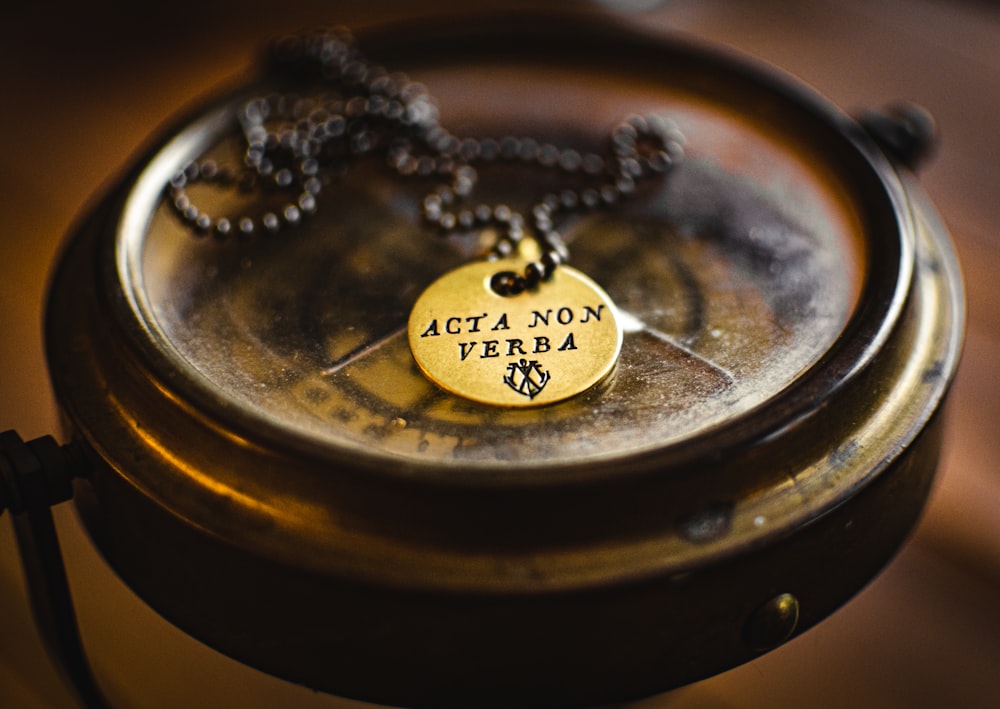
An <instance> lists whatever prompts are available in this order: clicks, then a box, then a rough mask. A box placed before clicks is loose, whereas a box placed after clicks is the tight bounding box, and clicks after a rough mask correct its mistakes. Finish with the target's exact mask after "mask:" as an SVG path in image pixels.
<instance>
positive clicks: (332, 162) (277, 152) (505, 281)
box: [168, 28, 684, 295]
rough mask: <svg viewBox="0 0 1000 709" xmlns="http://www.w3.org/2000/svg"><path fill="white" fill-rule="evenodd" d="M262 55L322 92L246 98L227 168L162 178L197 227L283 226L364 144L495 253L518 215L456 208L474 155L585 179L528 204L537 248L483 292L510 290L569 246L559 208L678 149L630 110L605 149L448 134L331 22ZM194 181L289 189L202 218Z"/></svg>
mask: <svg viewBox="0 0 1000 709" xmlns="http://www.w3.org/2000/svg"><path fill="white" fill-rule="evenodd" d="M269 59H270V63H271V65H272V66H273V67H274V68H276V69H277V70H278V71H280V72H283V73H286V74H287V73H292V74H293V75H295V76H296V77H300V78H309V77H317V78H320V79H322V82H323V83H324V85H325V87H326V88H327V90H328V92H327V93H325V94H323V95H320V96H315V97H302V96H298V95H295V94H275V95H270V96H265V97H259V98H255V99H252V100H250V101H248V102H247V103H246V104H245V105H244V106H243V107H242V109H241V111H240V113H239V116H238V118H239V123H240V127H241V129H242V132H243V136H244V140H245V149H244V155H243V166H242V168H241V169H239V170H236V169H234V168H231V167H228V166H219V165H217V164H216V163H215V162H214V161H211V160H204V161H200V162H194V163H191V164H190V165H188V166H187V167H186V168H185V169H184V170H182V171H181V172H178V173H177V174H176V175H175V176H174V177H173V179H171V181H170V184H169V186H168V193H169V196H170V202H171V204H172V205H173V208H174V211H175V212H176V213H177V214H178V215H179V216H180V217H181V219H183V220H184V221H185V222H186V223H187V224H188V225H190V227H191V228H192V229H193V231H194V233H196V234H199V235H204V234H213V235H214V236H215V237H216V238H220V239H226V238H228V237H230V236H231V235H234V234H235V235H236V236H238V237H242V238H247V237H250V236H252V235H253V234H255V233H257V232H260V231H264V232H270V233H276V232H278V231H280V230H281V229H282V228H283V227H286V226H295V225H297V224H299V223H300V222H301V221H302V220H303V219H304V218H306V217H308V216H309V215H312V214H314V213H315V212H316V210H317V207H318V197H319V195H320V193H321V192H322V189H323V185H324V179H328V178H329V177H330V176H336V175H341V174H343V173H345V172H346V171H347V169H348V167H349V165H350V163H351V161H353V160H355V159H357V158H359V157H361V156H364V155H366V154H368V153H370V152H373V151H375V150H376V149H381V150H383V151H384V153H385V158H386V162H387V164H388V165H389V167H390V168H392V169H393V170H395V171H396V173H397V174H399V175H400V176H403V177H409V176H415V177H425V178H430V177H440V178H444V180H445V182H444V184H441V185H440V186H438V187H437V188H436V189H435V190H434V191H432V192H431V193H430V194H428V195H427V196H426V197H425V198H424V200H423V207H422V208H423V219H424V220H425V221H426V222H427V223H429V224H432V225H434V226H436V227H437V228H438V229H439V230H440V231H441V232H442V233H444V234H449V233H452V232H456V231H470V230H472V229H477V228H478V229H482V228H486V227H494V228H496V229H497V231H498V232H499V234H500V236H499V237H498V239H497V242H496V243H495V245H494V247H493V250H494V253H495V254H496V255H497V256H500V257H502V256H505V255H508V254H510V253H512V252H513V251H514V249H515V248H516V245H517V243H518V241H520V240H521V238H522V237H523V234H524V229H525V219H524V217H523V216H522V215H521V214H520V213H519V212H516V211H514V210H513V209H511V208H510V207H509V206H508V205H505V204H496V205H489V204H478V205H476V206H471V207H470V206H467V204H468V202H469V201H470V198H471V196H472V194H473V193H474V191H475V188H476V185H477V183H478V181H479V173H478V171H477V169H476V167H475V165H477V164H485V163H493V162H516V163H520V164H527V165H534V166H536V167H538V168H541V169H546V170H552V171H556V172H561V173H564V174H567V175H580V176H582V178H583V181H584V182H585V183H589V185H588V186H586V187H584V188H582V189H574V188H569V187H567V188H565V189H563V190H561V191H560V192H559V193H551V194H547V195H545V196H544V197H542V199H541V200H539V201H538V202H537V203H536V204H534V205H533V206H532V207H531V209H530V211H529V214H530V215H531V229H532V236H533V238H534V239H535V240H536V241H537V242H538V245H539V250H540V252H541V253H540V256H539V258H538V260H537V261H532V262H531V263H529V264H528V265H527V266H526V268H525V270H524V272H523V273H522V274H516V273H513V272H504V273H498V274H497V276H496V277H495V278H494V279H493V288H494V290H495V291H496V292H497V293H499V294H501V295H515V294H517V293H520V292H523V291H524V290H525V289H529V288H534V287H535V286H537V285H538V283H539V282H541V281H544V280H546V279H548V278H549V277H550V276H551V275H552V273H553V272H554V271H555V269H556V267H557V266H559V265H560V264H563V263H566V261H567V260H568V258H569V251H568V249H567V248H566V245H565V243H564V242H563V240H562V237H561V236H560V234H559V231H558V229H557V222H558V221H559V218H560V217H565V216H566V215H568V214H570V213H576V212H584V211H588V210H593V209H597V208H599V207H606V206H612V205H615V204H617V203H618V202H620V201H621V200H622V199H624V198H626V197H628V196H629V195H631V194H632V193H633V192H634V191H635V189H636V181H637V180H639V179H642V178H645V177H649V176H651V175H656V174H661V175H662V174H664V173H666V172H668V171H669V170H670V169H671V168H672V167H673V166H674V165H676V164H677V163H678V162H679V161H680V160H681V159H682V158H683V155H684V149H683V143H684V137H683V135H682V134H681V133H680V131H679V130H678V129H677V127H676V126H675V125H674V123H673V122H672V121H670V120H669V119H666V118H663V117H662V116H657V115H652V116H630V117H628V118H626V119H625V120H623V121H622V122H621V123H620V124H618V125H617V126H616V127H615V128H614V130H613V131H612V132H611V136H610V142H611V149H612V155H611V156H610V157H609V158H605V157H603V156H601V155H598V154H596V153H582V154H581V153H580V152H578V151H577V150H574V149H572V148H561V147H558V146H556V145H553V144H550V143H541V144H540V143H539V142H538V141H537V140H535V139H533V138H528V137H520V138H519V137H515V136H505V137H502V138H499V139H495V138H483V139H478V138H470V137H459V136H456V135H454V134H452V133H451V132H449V131H448V130H447V129H446V128H445V127H444V126H442V125H441V124H440V123H439V122H438V110H437V106H436V105H435V103H434V100H433V98H432V97H431V95H430V93H429V92H428V90H427V88H426V87H425V86H424V85H423V84H420V83H417V82H414V81H411V80H410V78H409V77H407V76H406V75H405V74H401V73H390V72H388V71H387V70H385V69H384V68H383V67H381V66H378V65H376V64H372V63H371V62H369V61H368V60H367V59H366V58H365V57H364V55H362V53H361V52H360V50H359V49H358V48H357V46H356V45H355V43H354V40H353V38H352V36H351V34H350V32H349V31H347V30H345V29H343V28H333V29H329V30H321V31H317V32H313V33H309V34H304V35H299V36H294V37H289V38H286V39H283V40H280V41H278V42H276V43H275V44H274V45H272V47H271V51H270V56H269ZM196 182H203V183H209V184H214V185H218V186H220V187H235V188H238V189H240V190H242V191H254V190H260V191H267V192H284V193H290V194H291V195H292V197H291V198H290V199H289V200H288V201H287V202H286V203H285V204H284V205H283V206H282V207H281V208H280V209H276V210H273V211H266V212H264V213H263V214H260V215H256V216H252V215H244V216H240V217H231V216H230V217H214V216H211V215H209V214H207V213H205V212H204V211H202V210H201V209H200V208H199V207H198V206H197V205H196V204H195V203H194V202H193V201H192V200H191V198H190V196H189V195H188V192H187V188H188V186H190V185H191V184H194V183H196Z"/></svg>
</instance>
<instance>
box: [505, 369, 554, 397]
mask: <svg viewBox="0 0 1000 709" xmlns="http://www.w3.org/2000/svg"><path fill="white" fill-rule="evenodd" d="M503 383H504V384H506V385H507V386H509V387H510V388H511V389H513V390H514V391H516V392H517V393H518V394H523V395H524V396H526V397H528V398H529V399H534V398H535V397H536V396H538V395H539V394H540V393H541V391H542V389H544V388H545V385H546V384H548V383H549V373H548V372H546V371H544V370H543V369H542V366H541V365H540V364H538V361H537V360H531V361H530V362H529V361H528V360H526V359H522V360H520V361H519V362H511V363H510V364H509V365H507V374H506V375H504V378H503Z"/></svg>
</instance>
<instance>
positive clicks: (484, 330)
mask: <svg viewBox="0 0 1000 709" xmlns="http://www.w3.org/2000/svg"><path fill="white" fill-rule="evenodd" d="M526 263H527V261H526V260H524V259H523V258H510V259H503V260H498V261H480V262H475V263H470V264H467V265H465V266H461V267H459V268H457V269H455V270H453V271H450V272H449V273H446V274H445V275H444V276H442V277H441V278H439V279H438V280H437V281H435V282H434V283H432V284H431V285H430V286H429V287H428V288H427V290H425V291H424V292H423V293H422V294H421V295H420V297H419V298H418V299H417V302H416V303H415V304H414V306H413V310H412V311H411V313H410V320H409V326H408V334H409V340H410V351H411V352H412V353H413V358H414V360H416V362H417V365H418V366H419V367H420V369H421V371H423V373H424V375H425V376H426V377H427V378H428V379H430V380H431V381H432V382H434V383H435V384H437V385H438V386H439V387H441V388H442V389H444V390H446V391H448V392H451V393H453V394H457V395H459V396H462V397H465V398H467V399H472V400H473V401H478V402H480V403H484V404H492V405H495V406H509V407H526V406H542V405H545V404H553V403H555V402H557V401H562V400H564V399H568V398H569V397H571V396H575V395H577V394H580V393H582V392H584V391H586V390H588V389H590V388H591V387H592V386H594V385H595V384H597V383H598V382H600V381H601V380H602V379H604V378H605V377H606V376H607V375H608V374H609V373H610V372H611V370H612V369H613V368H614V366H615V363H616V362H617V361H618V355H619V353H620V352H621V345H622V329H621V326H620V325H619V323H618V318H617V312H616V310H615V306H614V303H613V302H612V301H611V298H610V297H608V294H607V293H605V292H604V290H603V289H602V288H601V287H600V286H598V285H597V284H596V283H594V281H592V280H591V279H590V278H588V277H587V276H585V275H584V274H583V273H581V272H580V271H577V270H576V269H574V268H570V267H568V266H558V267H556V269H555V271H554V273H553V274H552V276H551V277H550V278H549V279H548V280H546V281H544V282H543V283H540V284H539V285H538V286H537V287H535V288H532V289H528V290H525V291H524V292H522V293H519V294H518V295H514V296H503V295H499V294H498V293H496V292H495V291H494V290H493V288H492V287H491V285H490V281H491V279H492V278H493V276H494V275H496V274H497V273H499V272H502V271H521V270H523V268H524V266H525V264H526Z"/></svg>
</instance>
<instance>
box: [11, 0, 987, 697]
mask: <svg viewBox="0 0 1000 709" xmlns="http://www.w3.org/2000/svg"><path fill="white" fill-rule="evenodd" d="M449 4H450V3H448V2H440V1H439V2H424V3H416V2H378V1H377V0H369V1H368V2H344V3H337V2H301V3H293V2H269V3H264V2H259V1H251V2H245V3H242V4H240V5H239V6H238V9H237V6H236V5H231V6H230V5H228V4H225V3H221V2H201V3H195V2H188V1H181V2H175V3H161V4H147V3H117V2H92V3H87V4H82V3H80V4H73V5H67V6H63V5H61V4H58V3H53V2H40V3H34V4H31V5H28V4H25V5H24V6H23V7H18V8H14V9H13V10H10V9H5V12H4V15H3V17H2V19H0V23H2V24H0V67H2V69H0V136H2V138H0V140H2V143H0V218H2V222H0V428H13V427H16V428H17V429H18V430H19V431H20V432H21V433H22V435H24V436H25V438H28V437H34V436H38V435H42V434H45V433H49V432H52V431H54V430H56V424H57V419H56V410H55V408H54V405H53V403H52V400H51V395H50V393H49V389H48V381H47V375H46V372H45V368H44V364H43V355H42V347H41V334H40V323H41V312H42V307H43V306H42V304H43V299H44V292H45V285H46V278H47V274H48V271H49V268H50V265H51V263H52V261H53V259H54V257H55V254H56V251H57V248H58V244H59V243H60V240H61V238H62V236H63V235H64V234H65V233H66V232H67V231H68V230H69V228H70V227H71V225H72V224H73V222H74V219H75V218H76V217H77V216H78V215H79V214H80V212H81V211H82V209H83V208H84V206H85V205H86V204H88V202H89V201H90V200H91V199H92V198H93V197H94V196H95V194H96V193H97V192H98V191H99V188H100V187H101V186H102V185H106V184H107V183H108V182H109V181H110V180H111V178H112V177H113V176H114V174H115V173H116V171H118V170H119V169H121V168H122V166H123V165H124V164H125V163H126V162H127V160H128V158H129V157H130V156H131V155H132V154H134V152H135V151H136V150H137V149H138V148H139V147H140V146H141V145H142V144H143V143H144V141H145V140H146V139H147V137H148V136H149V135H150V133H151V132H153V131H154V129H155V128H156V127H157V126H159V125H160V124H162V123H163V122H164V121H165V120H167V119H168V118H169V117H171V116H172V115H174V114H175V113H176V111H178V109H179V108H180V107H182V106H183V105H184V104H185V103H187V102H189V101H190V100H191V99H192V98H194V97H197V96H199V95H203V94H204V93H205V92H206V91H208V90H209V89H211V88H212V87H213V86H217V85H218V84H219V83H220V82H222V81H224V80H227V79H229V78H231V77H233V76H234V75H238V74H240V73H242V72H243V71H244V70H245V69H246V67H247V66H248V65H249V63H250V62H251V61H252V59H253V57H254V54H255V51H256V49H255V48H256V47H257V46H258V45H259V44H260V42H261V41H262V40H264V39H266V38H269V37H273V36H275V35H280V34H282V33H284V32H287V31H292V30H296V29H299V28H301V27H304V26H311V25H315V24H320V23H323V24H328V23H335V22H345V23H351V24H361V23H366V22H371V21H376V20H378V19H380V18H383V17H386V16H394V15H408V14H417V13H421V12H428V11H436V10H441V9H447V7H448V6H449ZM487 4H488V5H501V6H507V5H510V3H497V2H490V3H480V5H482V6H485V5H487ZM580 4H582V3H580ZM533 5H535V6H537V5H538V3H533ZM592 6H593V7H596V8H600V7H602V6H603V7H607V6H616V7H617V8H618V9H619V10H620V9H621V8H622V7H625V8H628V9H630V12H628V13H626V15H625V16H626V18H627V20H628V21H630V22H636V23H641V24H644V25H647V26H654V27H656V28H657V29H659V30H662V31H663V32H664V33H668V32H678V31H679V32H684V33H690V34H692V35H694V36H696V37H699V38H702V39H704V40H707V41H713V42H720V43H724V44H727V45H729V46H730V47H732V48H734V50H738V51H741V52H744V53H749V54H751V55H753V56H756V57H757V58H760V59H763V60H765V61H768V62H771V63H773V64H775V65H777V66H778V67H780V68H781V69H783V70H785V71H788V72H791V73H793V74H795V75H797V76H799V77H800V78H802V79H804V80H805V81H806V82H808V83H810V84H812V85H813V86H814V87H815V88H817V89H818V90H819V91H820V92H821V93H823V94H825V95H826V96H828V97H829V98H830V99H832V100H833V101H834V102H835V103H837V104H839V105H840V106H842V107H844V108H845V109H847V110H854V109H856V108H862V107H873V106H879V105H882V104H883V103H885V102H886V101H888V100H891V99H894V98H908V99H913V100H915V101H917V102H919V103H922V104H923V105H924V106H926V107H928V108H929V109H930V110H931V111H932V112H933V114H934V115H935V116H936V117H937V119H938V121H939V123H940V127H941V131H942V135H943V142H942V147H941V150H940V152H939V154H938V155H937V157H936V159H935V160H934V161H933V162H932V163H931V164H930V165H929V166H928V167H927V168H926V169H925V170H924V172H923V178H922V179H923V183H924V185H925V187H926V189H927V191H928V192H929V193H930V195H931V197H932V199H933V200H934V201H935V202H936V204H937V205H938V207H939V209H940V211H941V212H942V213H943V215H944V218H945V221H946V223H947V224H948V226H949V228H950V230H951V232H952V234H953V237H954V239H955V241H956V244H957V248H958V251H959V255H960V257H961V259H962V262H963V266H964V270H965V274H966V280H967V283H966V285H967V290H968V301H969V321H968V334H967V343H966V349H965V356H964V361H963V364H962V368H961V370H960V373H959V377H958V380H957V382H956V385H955V389H954V391H953V395H952V398H951V405H950V418H949V422H948V423H949V429H948V436H947V441H946V450H945V455H944V460H943V464H942V468H941V472H940V475H939V477H938V480H937V483H936V486H935V489H934V491H933V494H932V497H931V501H930V504H929V507H928V509H927V511H926V514H925V516H924V519H923V521H922V522H921V524H920V526H919V527H918V529H917V530H916V532H915V534H914V536H913V538H912V540H911V542H910V543H909V544H908V545H907V546H906V547H905V549H904V550H903V551H902V553H901V554H900V555H899V556H898V557H897V558H896V560H895V561H894V562H893V563H892V564H890V566H889V567H888V569H887V570H886V571H885V573H883V574H882V575H881V576H880V577H879V578H877V579H876V580H875V581H874V582H873V583H872V584H871V585H870V586H869V587H868V588H867V589H866V590H865V591H864V592H863V593H861V594H860V595H859V596H858V597H857V598H856V599H855V600H853V601H851V602H850V603H849V604H848V605H847V606H846V607H845V608H844V609H843V610H842V611H840V612H839V613H838V614H836V615H835V616H834V617H833V618H831V619H829V620H828V621H825V622H824V623H823V624H821V625H820V626H819V627H817V628H815V629H814V630H812V631H810V632H808V633H806V634H804V635H803V636H801V637H799V638H797V639H796V640H794V641H793V642H791V643H789V644H788V645H786V646H784V647H783V648H781V649H780V650H778V651H776V652H774V653H771V654H770V655H768V656H765V657H764V658H762V659H760V660H758V661H756V662H753V663H751V664H748V665H745V666H743V667H740V668H737V669H735V670H732V671H730V672H728V673H725V674H723V675H720V676H718V677H715V678H712V679H709V680H706V681H704V682H701V683H699V684H696V685H693V686H690V687H686V688H683V689H681V690H677V691H675V692H673V693H671V694H668V695H664V696H662V697H658V698H653V699H650V700H647V701H645V702H641V703H639V704H637V705H634V706H636V707H643V708H654V707H675V706H677V707H711V708H716V707H719V708H722V707H727V708H733V709H736V708H743V707H746V708H748V709H749V708H751V707H847V706H850V707H884V708H894V707H899V708H904V707H905V708H911V707H916V708H923V707H927V708H931V707H934V708H937V707H945V706H947V707H986V706H997V705H1000V466H998V462H1000V446H998V443H997V440H996V438H997V433H998V432H997V421H998V420H1000V396H998V392H1000V386H998V381H997V374H996V371H997V369H996V367H997V363H998V362H1000V299H998V298H996V297H995V296H994V290H995V285H996V282H997V279H998V273H1000V244H998V237H997V234H996V230H997V226H996V225H998V224H1000V120H998V115H1000V8H998V7H996V6H994V5H992V4H988V3H985V2H982V3H977V2H971V1H970V2H932V1H931V0H884V1H883V2H879V3H872V2H866V1H865V0H842V1H841V2H834V1H832V0H828V1H820V0H816V1H813V2H795V1H793V0H792V1H787V2H783V1H779V0H771V1H769V2H754V3H743V2H736V1H730V2H725V1H721V0H675V1H673V2H671V1H669V0H667V1H664V2H653V1H652V0H646V1H643V0H631V1H622V2H617V3H615V2H611V0H608V2H604V3H593V4H592ZM642 8H646V10H645V11H640V10H642ZM56 516H57V523H58V525H59V529H60V534H61V535H62V538H63V542H64V546H65V551H66V554H67V558H68V561H67V564H68V567H69V572H70V577H71V579H72V581H73V591H74V595H75V597H76V599H77V603H78V605H79V613H80V616H81V624H82V626H83V633H84V637H85V638H86V643H87V647H88V651H89V652H90V653H91V655H92V656H93V657H94V664H95V666H96V671H97V674H98V676H99V677H100V679H101V681H102V683H103V684H104V685H105V686H106V688H107V691H108V694H109V695H110V696H111V698H112V700H113V703H114V704H115V705H116V706H120V707H173V706H212V707H230V706H234V707H235V706H238V707H270V706H277V705H283V706H303V707H311V706H315V707H330V708H337V709H346V708H348V707H360V706H362V705H360V704H358V703H355V702H348V701H345V700H340V699H336V698H332V697H325V696H319V695H314V694H312V693H310V692H308V691H305V690H302V689H300V688H297V687H292V686H290V685H287V684H285V683H283V682H280V681H278V680H274V679H273V678H269V677H265V676H263V675H261V674H259V673H257V672H255V671H252V670H249V669H246V668H243V667H241V666H239V665H237V664H236V663H234V662H232V661H230V660H228V659H226V658H223V657H220V656H219V655H217V654H215V653H213V652H212V651H210V650H207V649H205V648H203V647H202V646H201V645H199V644H198V643H196V642H194V641H192V640H190V639H189V638H186V637H185V636H184V635H183V634H181V633H179V632H178V631H176V630H175V629H174V628H172V627H170V626H168V625H167V624H165V623H164V622H163V621H162V620H160V619H159V618H158V617H157V616H155V615H154V614H153V613H152V612H151V611H149V610H148V609H147V608H145V606H144V605H143V604H142V603H141V601H139V600H138V599H136V598H135V597H134V596H132V595H131V594H130V592H129V591H128V590H127V589H125V588H123V587H122V585H121V584H120V583H119V582H117V580H116V579H115V578H114V577H113V575H112V574H111V572H110V571H109V570H108V568H107V567H106V566H105V565H104V564H103V562H102V561H101V560H100V558H99V557H98V556H97V555H96V553H95V552H94V550H93V548H92V547H91V546H90V544H89V542H88V541H87V540H86V539H85V538H84V537H83V535H82V532H81V530H80V527H79V525H78V523H77V521H76V519H75V517H74V515H73V513H72V510H71V509H70V508H68V507H67V506H63V507H61V508H59V509H58V510H57V515H56ZM0 619H2V620H0V706H4V707H71V706H73V704H72V701H71V700H70V699H69V697H68V695H67V693H66V691H65V690H64V688H63V687H62V686H61V685H60V683H59V681H58V680H57V679H56V678H55V676H54V674H53V673H52V671H51V668H50V666H49V665H48V663H47V661H46V659H45V657H44V655H43V652H42V650H41V647H40V644H39V641H38V638H37V636H36V634H35V633H34V629H33V626H32V624H31V620H30V618H29V616H28V609H27V602H26V599H25V596H24V588H23V580H22V578H21V574H20V570H19V567H18V562H17V558H16V555H15V552H14V549H13V540H12V534H11V531H10V526H9V524H8V523H7V522H6V521H4V522H2V523H0Z"/></svg>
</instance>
